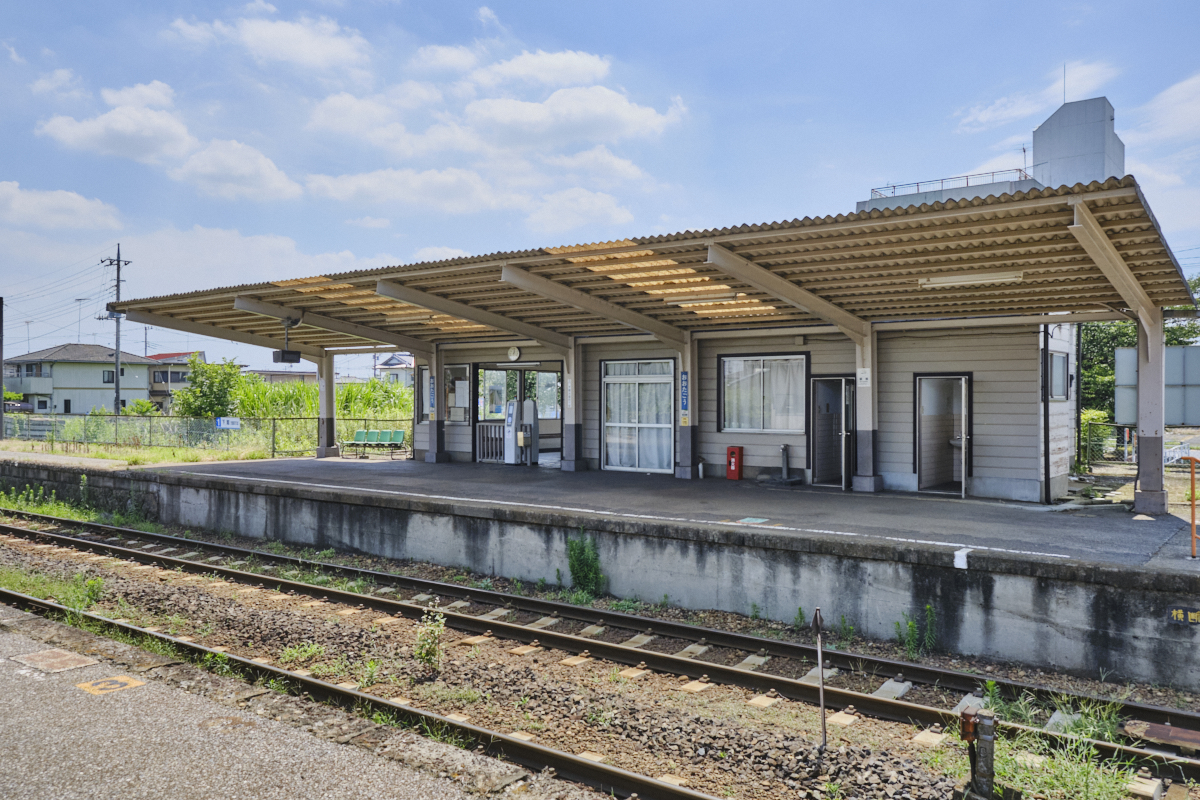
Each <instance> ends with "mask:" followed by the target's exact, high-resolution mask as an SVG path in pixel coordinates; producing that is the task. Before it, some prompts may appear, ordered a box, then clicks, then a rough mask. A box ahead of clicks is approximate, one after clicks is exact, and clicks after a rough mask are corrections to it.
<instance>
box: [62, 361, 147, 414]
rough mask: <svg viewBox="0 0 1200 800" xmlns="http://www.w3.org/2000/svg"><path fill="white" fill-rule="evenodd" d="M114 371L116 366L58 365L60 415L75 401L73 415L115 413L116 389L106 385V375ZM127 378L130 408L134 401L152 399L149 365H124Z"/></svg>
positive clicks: (123, 390) (126, 397) (124, 390)
mask: <svg viewBox="0 0 1200 800" xmlns="http://www.w3.org/2000/svg"><path fill="white" fill-rule="evenodd" d="M113 368H114V365H112V364H102V363H86V364H85V363H65V362H59V363H56V364H55V365H54V374H53V379H54V393H53V402H54V405H55V406H56V408H55V410H56V411H57V412H58V413H60V414H61V413H63V408H64V406H63V401H64V400H67V399H69V400H70V401H71V413H72V414H87V413H88V412H90V411H92V410H93V409H100V408H104V409H107V410H108V411H112V410H113V401H114V399H115V398H114V391H115V386H114V385H113V384H111V383H104V371H105V370H111V369H113ZM122 368H123V369H124V370H125V374H124V375H123V376H122V377H121V399H122V400H124V401H125V403H126V405H128V404H129V403H132V402H133V401H134V400H149V399H150V388H149V387H150V367H149V365H147V364H124V365H122Z"/></svg>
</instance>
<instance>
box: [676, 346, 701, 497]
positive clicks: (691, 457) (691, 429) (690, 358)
mask: <svg viewBox="0 0 1200 800" xmlns="http://www.w3.org/2000/svg"><path fill="white" fill-rule="evenodd" d="M687 339H688V340H687V343H686V344H685V345H684V347H683V349H681V350H680V351H679V378H678V380H677V381H676V389H675V395H676V401H675V413H676V415H677V416H676V426H675V430H676V439H675V451H676V454H677V460H676V462H675V477H676V478H683V479H684V480H691V479H692V478H698V477H700V471H699V469H698V468H697V465H698V464H699V459H700V453H699V452H698V451H699V444H700V414H699V409H697V408H696V397H697V394H698V389H699V386H700V344H699V342H697V341H696V340H695V339H694V338H692V336H691V335H690V334H689V335H688V337H687Z"/></svg>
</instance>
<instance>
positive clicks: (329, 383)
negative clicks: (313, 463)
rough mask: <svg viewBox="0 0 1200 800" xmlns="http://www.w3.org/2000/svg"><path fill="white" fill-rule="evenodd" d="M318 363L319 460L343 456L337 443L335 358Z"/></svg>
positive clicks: (329, 356)
mask: <svg viewBox="0 0 1200 800" xmlns="http://www.w3.org/2000/svg"><path fill="white" fill-rule="evenodd" d="M316 362H317V458H329V457H331V456H337V455H341V453H340V452H339V450H338V442H337V402H336V399H337V384H336V382H335V381H334V371H333V356H332V355H326V356H323V357H322V358H318V359H316Z"/></svg>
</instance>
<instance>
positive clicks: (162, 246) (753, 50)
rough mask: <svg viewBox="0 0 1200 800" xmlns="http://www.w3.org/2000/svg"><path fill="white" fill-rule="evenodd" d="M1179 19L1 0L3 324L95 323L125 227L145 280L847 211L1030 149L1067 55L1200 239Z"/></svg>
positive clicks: (287, 269) (1147, 7)
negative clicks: (878, 191)
mask: <svg viewBox="0 0 1200 800" xmlns="http://www.w3.org/2000/svg"><path fill="white" fill-rule="evenodd" d="M914 8H919V9H920V10H917V11H914V10H913V9H914ZM1198 23H1200V11H1197V8H1196V6H1195V5H1194V4H1190V3H1153V2H1148V3H1139V4H1137V7H1136V8H1134V7H1132V6H1131V5H1129V4H1128V3H1019V2H1018V3H1009V4H996V3H961V2H958V3H925V4H895V3H859V4H853V5H846V4H816V3H812V4H809V3H797V2H791V3H769V2H742V3H737V4H733V3H706V2H687V3H680V2H652V3H647V2H637V3H628V2H608V3H603V4H599V3H597V4H582V3H561V2H557V3H555V2H519V3H517V2H514V3H506V2H489V4H488V5H486V6H481V5H480V4H479V3H478V2H457V1H456V0H441V2H436V3H434V2H429V3H417V2H386V1H385V0H377V1H375V2H369V1H368V2H320V0H312V1H310V2H295V3H292V2H284V0H278V2H274V3H268V2H265V0H255V2H251V3H249V4H242V3H232V4H221V3H199V2H153V3H151V2H144V3H138V2H124V3H120V4H97V3H70V2H56V3H7V4H4V6H3V7H0V102H2V103H3V109H4V112H3V113H2V114H0V153H3V157H0V247H2V251H3V252H4V254H5V258H3V260H0V292H2V293H3V294H4V295H5V296H6V297H7V298H8V299H7V303H8V307H7V308H6V314H5V337H6V348H5V349H6V352H8V353H9V354H15V353H19V352H24V351H25V344H26V334H27V333H28V337H29V343H30V346H31V347H32V348H33V349H38V348H41V347H47V346H50V345H52V344H57V343H61V342H63V341H73V340H76V339H78V338H82V339H83V341H93V340H94V341H96V342H99V343H104V344H111V340H112V327H113V326H112V324H111V323H101V322H97V321H95V320H94V319H93V317H94V316H95V315H96V314H98V313H101V312H102V309H103V304H104V303H105V302H106V301H107V300H109V299H111V280H112V276H111V274H110V273H108V272H106V271H105V270H104V269H103V268H101V267H99V266H97V262H98V261H99V259H100V258H102V257H105V256H111V255H114V252H113V251H114V249H115V244H116V243H117V242H118V241H119V242H121V247H122V256H123V257H124V258H127V259H129V260H131V261H132V262H133V263H132V264H131V265H130V267H129V268H127V272H126V276H125V277H127V279H128V280H127V282H126V283H125V285H124V289H123V294H124V296H126V297H141V296H148V295H157V294H166V293H171V292H177V291H187V290H192V289H203V288H211V287H216V286H224V285H231V284H239V283H247V282H252V281H261V280H270V279H277V278H285V277H296V276H301V275H314V274H322V273H330V272H339V271H345V270H350V269H359V268H374V267H380V266H387V265H390V264H398V263H408V262H412V261H419V260H426V259H431V258H442V257H447V256H452V255H460V254H478V253H487V252H492V251H496V250H511V249H525V248H534V247H540V246H551V245H559V244H574V243H579V242H589V241H603V240H610V239H616V238H623V237H625V236H638V235H648V234H653V233H660V232H670V231H678V230H683V229H687V228H707V227H720V226H725V225H736V224H741V223H754V222H769V221H773V220H780V219H791V218H794V217H803V216H807V215H812V216H823V215H826V214H838V213H843V212H850V211H853V209H854V203H855V201H857V200H861V199H865V198H866V197H867V196H868V194H869V191H870V189H871V188H872V187H874V186H881V185H883V184H886V183H891V182H897V183H904V182H909V181H916V180H927V179H933V178H939V177H949V176H953V175H961V174H965V173H970V172H978V171H984V170H991V169H1003V168H1008V167H1013V166H1017V167H1019V166H1021V164H1022V155H1021V145H1022V144H1023V143H1024V144H1028V143H1029V142H1030V139H1031V131H1032V129H1033V128H1034V127H1036V126H1037V125H1038V124H1039V123H1040V122H1041V121H1042V120H1044V119H1045V118H1046V117H1047V116H1049V114H1050V113H1052V112H1053V111H1054V109H1055V108H1056V107H1057V106H1058V104H1059V103H1060V102H1061V100H1062V93H1063V84H1062V72H1063V65H1064V63H1065V64H1066V65H1067V85H1066V92H1067V98H1068V99H1069V100H1079V99H1083V98H1085V97H1091V96H1096V95H1101V94H1103V95H1106V96H1107V97H1108V98H1109V99H1110V100H1111V102H1112V103H1113V105H1114V106H1115V108H1116V112H1117V131H1118V133H1119V134H1120V135H1121V137H1122V138H1123V139H1124V140H1125V143H1126V171H1127V172H1130V173H1132V174H1134V175H1135V176H1136V177H1137V178H1138V180H1139V181H1140V182H1141V184H1142V185H1143V187H1144V189H1145V191H1146V194H1147V196H1148V198H1149V200H1150V203H1151V205H1152V207H1153V209H1154V212H1155V214H1156V215H1157V217H1158V218H1159V220H1160V222H1161V223H1162V224H1163V226H1164V228H1165V230H1166V234H1167V237H1168V240H1169V242H1170V243H1171V245H1172V247H1173V248H1174V249H1175V250H1176V251H1177V252H1178V253H1179V256H1180V258H1181V260H1185V259H1189V257H1191V256H1193V255H1198V256H1200V249H1197V250H1191V249H1190V248H1200V212H1198V209H1200V54H1198V53H1197V51H1196V48H1195V46H1194V34H1195V31H1196V30H1197V29H1198ZM1184 263H1185V265H1187V264H1191V265H1195V266H1196V267H1197V268H1200V257H1198V258H1190V259H1189V260H1185V261H1184ZM80 314H81V315H82V317H83V322H82V325H79V324H78V322H77V320H78V317H79V315H80ZM27 320H28V321H29V324H28V325H26V321H27ZM77 328H79V329H81V330H82V334H81V335H77ZM123 338H124V342H123V343H124V344H125V347H124V348H123V349H126V350H131V351H133V352H137V353H140V352H142V343H143V340H144V339H148V342H149V349H150V351H151V352H155V351H168V350H177V349H190V348H194V347H204V348H205V349H206V350H207V351H208V352H209V354H210V356H232V357H236V358H238V359H239V360H241V361H242V362H243V363H251V364H255V365H265V363H268V362H269V354H268V353H266V352H265V351H260V350H256V349H253V348H246V347H241V346H235V345H230V344H228V343H220V342H213V341H211V340H209V341H206V340H202V339H199V338H197V337H186V336H184V335H183V334H177V333H174V332H171V331H165V330H151V331H150V332H149V333H148V334H144V331H143V329H142V327H141V326H134V325H126V326H125V327H124V329H123ZM369 368H370V358H369V357H360V358H355V359H352V358H346V359H345V364H339V371H343V370H344V371H347V372H357V373H359V374H363V373H364V372H369Z"/></svg>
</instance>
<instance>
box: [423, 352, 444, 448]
mask: <svg viewBox="0 0 1200 800" xmlns="http://www.w3.org/2000/svg"><path fill="white" fill-rule="evenodd" d="M422 402H424V403H428V404H429V405H428V408H429V411H430V412H431V413H430V416H429V443H428V449H427V450H426V451H425V461H426V463H429V464H440V463H444V462H446V461H449V460H450V454H449V453H448V452H446V353H445V352H444V351H443V350H442V348H440V347H437V346H436V345H435V346H434V348H433V353H432V355H431V356H430V358H429V397H424V398H422Z"/></svg>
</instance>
